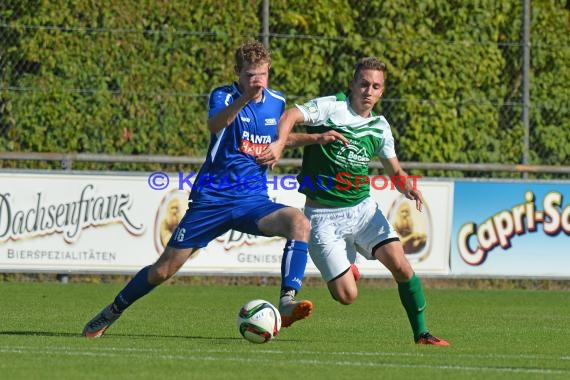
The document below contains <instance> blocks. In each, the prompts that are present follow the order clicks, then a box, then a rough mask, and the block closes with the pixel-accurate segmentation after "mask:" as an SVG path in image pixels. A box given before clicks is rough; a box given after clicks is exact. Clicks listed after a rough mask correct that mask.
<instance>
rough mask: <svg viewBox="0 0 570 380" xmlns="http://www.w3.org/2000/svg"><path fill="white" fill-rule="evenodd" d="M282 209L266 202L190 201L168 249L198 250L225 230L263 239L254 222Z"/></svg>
mask: <svg viewBox="0 0 570 380" xmlns="http://www.w3.org/2000/svg"><path fill="white" fill-rule="evenodd" d="M284 207H289V206H286V205H284V204H281V203H276V202H273V201H271V200H270V199H268V198H267V199H261V200H247V199H243V200H242V199H240V200H235V201H231V202H228V201H227V200H221V201H220V202H216V203H212V202H198V203H196V202H190V203H189V206H188V210H186V214H184V217H183V218H182V220H180V223H178V227H176V229H175V230H174V233H173V234H172V236H171V237H170V241H169V242H168V246H170V247H174V248H202V247H205V246H207V245H208V243H209V242H211V241H212V240H214V239H215V238H217V237H218V236H220V235H223V234H224V233H226V232H227V231H229V230H236V231H239V232H244V233H246V234H250V235H258V236H267V235H265V234H264V233H263V232H261V231H260V230H259V228H258V226H257V222H259V220H260V219H261V218H263V217H264V216H267V215H269V214H271V213H273V212H275V211H277V210H280V209H282V208H284Z"/></svg>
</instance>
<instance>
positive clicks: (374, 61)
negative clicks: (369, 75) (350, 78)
mask: <svg viewBox="0 0 570 380" xmlns="http://www.w3.org/2000/svg"><path fill="white" fill-rule="evenodd" d="M362 70H378V71H382V72H383V73H386V64H385V63H384V62H382V61H380V60H379V59H378V58H376V57H365V58H361V59H359V60H358V62H356V65H355V66H354V79H358V75H360V72H361V71H362Z"/></svg>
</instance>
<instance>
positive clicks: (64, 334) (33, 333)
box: [0, 331, 243, 341]
mask: <svg viewBox="0 0 570 380" xmlns="http://www.w3.org/2000/svg"><path fill="white" fill-rule="evenodd" d="M1 335H16V336H46V337H75V338H82V339H85V338H84V337H83V336H82V335H81V334H80V333H70V332H49V331H0V336H1ZM105 337H109V338H112V337H116V338H119V337H128V338H175V339H200V340H213V341H224V340H226V341H234V340H241V339H243V338H240V337H227V336H224V337H211V336H181V335H155V334H107V335H105Z"/></svg>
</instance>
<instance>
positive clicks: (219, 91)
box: [208, 86, 233, 119]
mask: <svg viewBox="0 0 570 380" xmlns="http://www.w3.org/2000/svg"><path fill="white" fill-rule="evenodd" d="M230 89H231V87H229V86H226V87H218V88H216V89H214V91H212V93H211V94H210V101H209V104H208V107H209V109H208V119H209V118H211V117H212V116H214V115H216V114H217V113H218V112H220V111H221V110H223V109H224V108H226V107H227V106H229V105H230V104H231V103H232V101H233V98H232V92H231V91H230Z"/></svg>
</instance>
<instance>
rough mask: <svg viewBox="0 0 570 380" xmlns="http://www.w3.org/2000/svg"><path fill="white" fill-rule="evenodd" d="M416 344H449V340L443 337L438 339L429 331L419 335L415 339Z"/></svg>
mask: <svg viewBox="0 0 570 380" xmlns="http://www.w3.org/2000/svg"><path fill="white" fill-rule="evenodd" d="M416 344H428V345H432V346H449V342H448V341H446V340H443V339H439V338H437V337H435V336H433V335H431V334H430V333H429V332H425V333H423V334H421V335H420V337H419V338H418V339H417V340H416Z"/></svg>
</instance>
